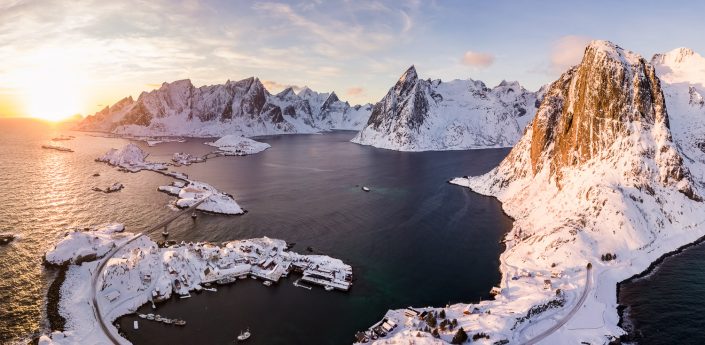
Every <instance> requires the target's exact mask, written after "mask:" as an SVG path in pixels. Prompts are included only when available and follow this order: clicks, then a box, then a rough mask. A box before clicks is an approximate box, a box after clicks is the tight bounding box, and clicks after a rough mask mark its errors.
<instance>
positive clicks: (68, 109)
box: [17, 50, 82, 121]
mask: <svg viewBox="0 0 705 345" xmlns="http://www.w3.org/2000/svg"><path fill="white" fill-rule="evenodd" d="M29 62H30V65H29V66H28V68H27V69H25V70H22V71H20V72H19V73H18V74H17V83H18V85H19V89H20V94H21V96H22V100H23V105H24V108H25V112H26V114H27V115H28V116H30V117H34V118H39V119H43V120H48V121H62V120H65V119H68V118H69V117H71V116H73V115H75V114H77V113H79V112H80V109H81V105H82V94H81V87H80V73H79V70H78V68H77V67H76V66H74V65H73V64H72V63H71V62H70V61H69V59H67V57H66V56H65V54H64V53H63V52H62V51H58V50H53V51H42V52H40V53H38V54H36V55H35V56H33V57H32V58H30V59H29Z"/></svg>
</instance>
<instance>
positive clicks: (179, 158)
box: [171, 152, 206, 165]
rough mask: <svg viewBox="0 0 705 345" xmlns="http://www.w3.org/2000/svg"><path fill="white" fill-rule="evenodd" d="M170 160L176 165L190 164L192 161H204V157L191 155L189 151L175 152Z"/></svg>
mask: <svg viewBox="0 0 705 345" xmlns="http://www.w3.org/2000/svg"><path fill="white" fill-rule="evenodd" d="M171 161H172V162H174V164H176V165H191V164H194V163H203V162H205V161H206V158H205V157H197V156H192V155H191V154H189V153H184V152H176V153H174V155H173V156H172V157H171Z"/></svg>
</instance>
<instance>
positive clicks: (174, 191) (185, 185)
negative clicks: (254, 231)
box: [158, 180, 245, 215]
mask: <svg viewBox="0 0 705 345" xmlns="http://www.w3.org/2000/svg"><path fill="white" fill-rule="evenodd" d="M158 190H159V191H160V192H164V193H167V194H170V195H174V196H177V197H178V199H177V200H176V202H175V205H176V207H178V208H188V207H191V206H193V205H194V204H195V203H197V202H198V201H199V200H201V199H203V198H204V197H206V196H208V195H210V197H208V200H206V201H205V202H203V203H202V204H200V205H198V207H196V209H197V210H199V211H205V212H211V213H218V214H229V215H235V214H243V213H245V211H244V210H243V209H242V208H241V207H240V205H238V203H237V202H236V201H235V199H234V198H233V197H232V196H231V195H228V194H226V193H222V192H219V191H218V190H217V189H215V188H213V186H211V185H209V184H207V183H204V182H199V181H192V180H185V181H175V182H174V183H172V184H171V185H170V186H159V188H158Z"/></svg>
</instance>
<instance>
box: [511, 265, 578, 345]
mask: <svg viewBox="0 0 705 345" xmlns="http://www.w3.org/2000/svg"><path fill="white" fill-rule="evenodd" d="M591 285H592V265H588V266H587V273H586V275H585V290H584V291H583V294H582V295H581V296H580V299H578V303H576V304H575V306H574V307H573V309H572V310H571V311H570V312H569V313H568V314H567V315H566V316H565V317H564V318H563V319H561V320H559V321H558V323H556V324H555V325H553V326H551V327H550V328H549V329H547V330H545V331H543V332H541V334H539V335H537V336H535V337H533V338H532V339H529V340H527V341H526V342H524V343H522V344H523V345H534V344H538V342H540V341H541V340H544V339H546V337H548V336H549V335H551V334H553V332H555V331H557V330H558V329H560V328H561V327H563V325H565V324H566V323H567V322H568V321H570V319H571V318H572V317H573V316H574V315H575V313H577V312H578V310H580V307H582V306H583V304H584V303H585V300H586V299H587V296H588V292H590V286H591Z"/></svg>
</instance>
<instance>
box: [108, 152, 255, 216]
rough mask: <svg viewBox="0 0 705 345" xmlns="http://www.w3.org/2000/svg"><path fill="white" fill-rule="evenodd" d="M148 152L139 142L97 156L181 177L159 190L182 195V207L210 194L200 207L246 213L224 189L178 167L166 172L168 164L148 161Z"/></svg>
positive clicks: (133, 169)
mask: <svg viewBox="0 0 705 345" xmlns="http://www.w3.org/2000/svg"><path fill="white" fill-rule="evenodd" d="M147 156H148V154H147V153H146V152H144V151H143V150H142V149H141V148H139V146H137V145H135V144H127V145H125V147H123V148H122V149H121V150H117V149H111V150H110V151H108V152H107V153H106V154H105V155H103V156H102V157H100V158H98V159H96V161H99V162H105V163H108V164H110V165H113V166H116V167H119V168H120V169H121V170H123V171H129V172H139V171H141V170H149V171H155V172H159V173H161V174H164V175H167V176H171V177H173V178H176V179H179V180H181V181H179V182H177V184H173V185H172V186H165V187H164V186H163V187H159V188H158V189H159V191H163V192H167V193H170V194H173V195H178V200H177V201H176V206H177V207H179V208H187V207H189V206H191V205H193V204H194V203H196V202H198V200H200V199H201V198H203V197H205V196H207V195H210V197H209V198H208V200H206V201H205V202H203V203H202V204H200V205H198V207H197V208H196V209H197V210H200V211H205V212H211V213H218V214H227V215H237V214H243V213H245V211H244V210H243V209H242V208H241V207H240V205H238V203H237V202H236V201H235V198H234V197H233V196H232V195H229V194H227V193H223V192H220V191H218V190H217V189H216V188H214V187H213V186H211V185H209V184H207V183H204V182H199V181H194V180H191V179H189V178H188V176H186V174H183V173H180V172H175V171H169V172H165V170H167V165H166V164H164V163H153V162H148V161H147V160H146V158H147ZM179 158H183V157H179ZM176 185H179V186H181V187H178V191H177V190H176V188H177V187H175V186H176Z"/></svg>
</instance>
